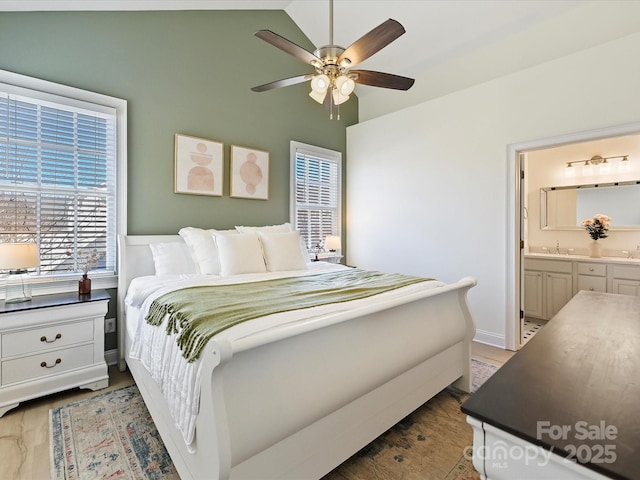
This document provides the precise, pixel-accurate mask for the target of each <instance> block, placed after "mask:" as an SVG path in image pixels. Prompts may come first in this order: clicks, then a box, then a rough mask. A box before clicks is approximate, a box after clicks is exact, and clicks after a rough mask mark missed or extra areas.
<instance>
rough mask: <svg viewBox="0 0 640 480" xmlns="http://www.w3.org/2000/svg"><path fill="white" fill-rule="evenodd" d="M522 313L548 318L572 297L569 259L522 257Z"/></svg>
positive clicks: (571, 275) (571, 272) (571, 276)
mask: <svg viewBox="0 0 640 480" xmlns="http://www.w3.org/2000/svg"><path fill="white" fill-rule="evenodd" d="M524 275H525V282H524V300H525V301H524V313H525V315H526V316H528V317H534V318H543V319H545V320H548V319H550V318H551V317H553V316H554V315H555V314H556V313H558V312H559V311H560V309H561V308H562V307H564V306H565V305H566V304H567V302H568V301H569V300H571V298H572V297H573V266H572V264H571V262H558V261H555V260H548V259H531V260H526V261H525V271H524Z"/></svg>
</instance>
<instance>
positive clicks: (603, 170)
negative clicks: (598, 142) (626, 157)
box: [600, 158, 611, 175]
mask: <svg viewBox="0 0 640 480" xmlns="http://www.w3.org/2000/svg"><path fill="white" fill-rule="evenodd" d="M610 173H611V164H610V163H609V162H607V159H606V158H605V159H604V160H603V161H602V163H601V164H600V174H601V175H609V174H610Z"/></svg>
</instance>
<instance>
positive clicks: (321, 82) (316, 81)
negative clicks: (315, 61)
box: [311, 75, 331, 93]
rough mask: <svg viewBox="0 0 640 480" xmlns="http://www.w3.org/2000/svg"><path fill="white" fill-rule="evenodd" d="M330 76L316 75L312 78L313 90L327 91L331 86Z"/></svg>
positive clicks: (317, 91) (318, 91)
mask: <svg viewBox="0 0 640 480" xmlns="http://www.w3.org/2000/svg"><path fill="white" fill-rule="evenodd" d="M329 83H331V82H330V81H329V77H327V76H326V75H316V76H315V77H313V78H312V79H311V90H313V91H314V92H316V93H325V92H326V91H327V88H329Z"/></svg>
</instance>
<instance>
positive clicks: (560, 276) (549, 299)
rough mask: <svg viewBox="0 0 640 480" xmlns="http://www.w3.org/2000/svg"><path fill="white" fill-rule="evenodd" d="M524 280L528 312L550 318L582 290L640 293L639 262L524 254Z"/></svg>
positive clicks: (622, 293) (529, 314)
mask: <svg viewBox="0 0 640 480" xmlns="http://www.w3.org/2000/svg"><path fill="white" fill-rule="evenodd" d="M523 282H524V289H523V290H524V300H523V309H524V313H525V315H526V316H528V317H533V318H542V319H545V320H549V319H551V317H553V316H554V315H555V314H556V313H558V311H559V310H560V309H561V308H562V307H564V305H565V304H566V303H567V302H568V301H569V300H571V298H572V297H573V296H574V295H575V294H576V293H578V292H579V291H581V290H586V291H590V292H601V293H617V294H621V295H635V296H640V263H639V262H637V261H635V260H630V261H626V262H625V260H623V259H606V258H602V259H588V258H587V257H584V258H572V257H567V256H564V257H559V258H553V255H548V256H545V255H536V256H525V262H524V278H523Z"/></svg>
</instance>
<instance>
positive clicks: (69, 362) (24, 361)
mask: <svg viewBox="0 0 640 480" xmlns="http://www.w3.org/2000/svg"><path fill="white" fill-rule="evenodd" d="M91 364H93V345H91V344H90V345H80V346H78V347H72V348H65V349H63V350H55V351H53V352H43V353H38V354H37V355H30V356H28V357H22V358H16V359H13V360H5V361H3V362H2V376H1V377H0V378H1V382H0V384H1V385H9V384H12V383H18V382H23V381H25V380H31V379H34V378H38V377H44V376H46V375H55V374H58V373H61V372H65V371H67V370H72V369H74V368H81V367H86V366H88V365H91Z"/></svg>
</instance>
